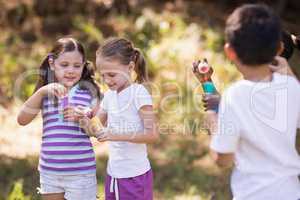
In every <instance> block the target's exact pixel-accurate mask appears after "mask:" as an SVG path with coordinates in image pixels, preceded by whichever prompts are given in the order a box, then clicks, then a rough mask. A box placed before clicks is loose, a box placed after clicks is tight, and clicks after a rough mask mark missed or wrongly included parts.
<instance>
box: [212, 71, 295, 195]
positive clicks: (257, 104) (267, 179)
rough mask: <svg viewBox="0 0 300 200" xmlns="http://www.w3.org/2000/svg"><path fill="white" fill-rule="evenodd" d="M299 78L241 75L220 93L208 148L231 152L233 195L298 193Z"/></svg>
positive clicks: (276, 75) (220, 151) (277, 75)
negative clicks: (256, 78) (214, 130)
mask: <svg viewBox="0 0 300 200" xmlns="http://www.w3.org/2000/svg"><path fill="white" fill-rule="evenodd" d="M297 127H298V128H300V84H299V82H298V81H297V80H296V79H295V78H293V77H290V76H284V75H280V74H278V73H274V74H273V78H272V81H270V82H251V81H247V80H241V81H239V82H237V83H235V84H234V85H233V86H231V87H230V88H228V89H227V91H226V92H225V93H224V95H223V96H222V100H221V103H220V111H219V114H218V131H217V133H215V134H214V135H213V137H212V141H211V148H212V149H213V150H215V151H216V152H219V153H234V154H235V167H234V169H233V172H232V177H231V188H232V193H233V196H234V200H269V199H270V200H283V199H287V200H298V199H300V183H299V180H298V178H297V176H298V175H299V174H300V157H299V155H298V153H297V151H296V148H295V143H296V142H295V140H296V129H297Z"/></svg>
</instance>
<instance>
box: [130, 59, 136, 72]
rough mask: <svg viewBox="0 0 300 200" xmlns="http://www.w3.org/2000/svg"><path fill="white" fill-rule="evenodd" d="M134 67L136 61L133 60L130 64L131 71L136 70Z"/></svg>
mask: <svg viewBox="0 0 300 200" xmlns="http://www.w3.org/2000/svg"><path fill="white" fill-rule="evenodd" d="M134 67H135V63H134V62H133V61H130V62H129V65H128V68H129V71H132V70H134Z"/></svg>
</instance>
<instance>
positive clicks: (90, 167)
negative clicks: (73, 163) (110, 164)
mask: <svg viewBox="0 0 300 200" xmlns="http://www.w3.org/2000/svg"><path fill="white" fill-rule="evenodd" d="M40 166H41V168H42V169H45V170H52V171H80V170H91V169H96V165H91V166H86V167H64V168H58V167H47V166H44V165H40Z"/></svg>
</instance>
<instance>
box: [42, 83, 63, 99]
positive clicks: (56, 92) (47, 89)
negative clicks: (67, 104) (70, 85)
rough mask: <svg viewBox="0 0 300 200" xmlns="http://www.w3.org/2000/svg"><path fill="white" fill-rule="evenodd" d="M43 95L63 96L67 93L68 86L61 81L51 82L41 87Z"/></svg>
mask: <svg viewBox="0 0 300 200" xmlns="http://www.w3.org/2000/svg"><path fill="white" fill-rule="evenodd" d="M41 91H42V93H43V96H46V95H50V96H56V97H57V98H62V97H64V96H66V95H67V92H68V91H67V88H66V87H65V86H63V85H62V84H60V83H50V84H48V85H45V86H43V87H41Z"/></svg>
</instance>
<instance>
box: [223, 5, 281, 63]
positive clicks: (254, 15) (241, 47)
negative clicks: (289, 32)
mask: <svg viewBox="0 0 300 200" xmlns="http://www.w3.org/2000/svg"><path fill="white" fill-rule="evenodd" d="M225 37H226V40H227V42H228V43H229V44H230V45H231V46H232V48H233V49H234V51H235V52H236V54H237V56H238V58H239V60H240V61H241V62H242V63H243V64H246V65H261V64H266V63H270V62H272V60H273V59H274V57H275V56H276V54H277V51H278V48H279V45H280V41H281V23H280V18H279V17H278V16H277V15H276V14H275V13H274V12H273V11H272V10H271V9H270V8H269V7H267V6H266V5H262V4H245V5H243V6H241V7H238V8H237V9H235V10H234V11H233V13H232V14H231V15H230V16H229V17H228V19H227V22H226V28H225Z"/></svg>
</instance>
